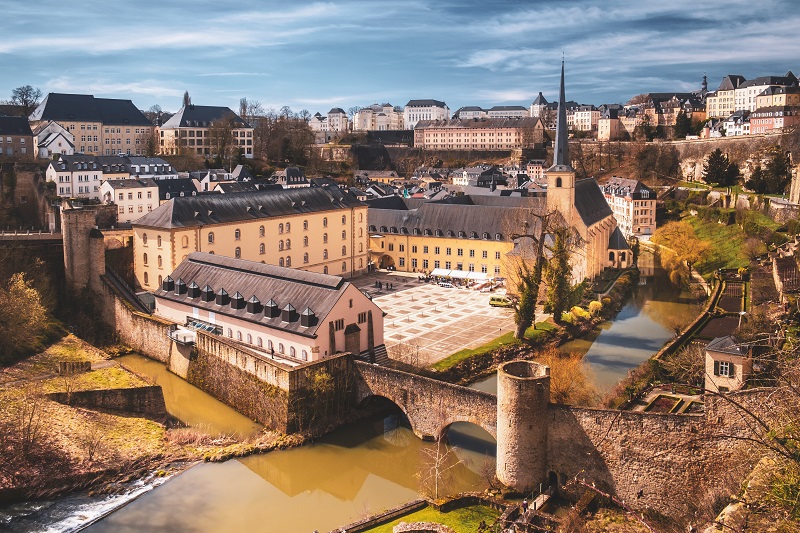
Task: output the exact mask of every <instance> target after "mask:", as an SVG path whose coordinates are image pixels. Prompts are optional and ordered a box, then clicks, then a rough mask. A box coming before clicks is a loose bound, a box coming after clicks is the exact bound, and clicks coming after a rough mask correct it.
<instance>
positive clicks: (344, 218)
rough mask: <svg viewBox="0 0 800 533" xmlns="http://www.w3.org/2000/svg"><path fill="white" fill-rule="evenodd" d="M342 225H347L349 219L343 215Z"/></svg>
mask: <svg viewBox="0 0 800 533" xmlns="http://www.w3.org/2000/svg"><path fill="white" fill-rule="evenodd" d="M342 224H347V217H346V216H345V215H342Z"/></svg>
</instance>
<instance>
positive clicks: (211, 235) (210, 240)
mask: <svg viewBox="0 0 800 533" xmlns="http://www.w3.org/2000/svg"><path fill="white" fill-rule="evenodd" d="M208 244H214V232H213V231H209V232H208Z"/></svg>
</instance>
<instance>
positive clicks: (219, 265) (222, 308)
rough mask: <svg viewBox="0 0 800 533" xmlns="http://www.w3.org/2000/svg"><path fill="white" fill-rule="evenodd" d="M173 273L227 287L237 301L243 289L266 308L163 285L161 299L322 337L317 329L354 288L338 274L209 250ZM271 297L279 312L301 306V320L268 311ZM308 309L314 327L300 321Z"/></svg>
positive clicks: (175, 276) (191, 256)
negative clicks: (237, 306)
mask: <svg viewBox="0 0 800 533" xmlns="http://www.w3.org/2000/svg"><path fill="white" fill-rule="evenodd" d="M170 277H171V278H172V280H174V281H178V280H179V279H182V280H183V281H184V282H185V283H186V285H189V284H191V283H192V282H194V283H196V284H197V285H198V286H199V287H205V286H206V285H208V286H210V287H211V288H212V289H213V290H214V292H215V293H217V292H219V291H220V290H221V289H225V291H226V292H227V293H228V294H229V295H230V297H231V302H232V301H233V297H234V295H235V294H236V293H237V292H238V293H239V294H240V295H241V296H242V298H243V299H244V301H245V302H247V301H248V300H250V299H251V298H252V297H253V296H255V297H256V298H257V299H258V301H259V302H260V304H261V306H262V307H261V310H259V311H258V312H255V313H250V312H248V310H247V307H244V308H242V309H235V308H234V307H232V306H231V305H230V304H223V305H218V304H217V303H216V301H215V300H212V301H210V302H204V301H202V299H201V298H200V297H199V296H198V297H196V298H190V297H189V295H188V293H184V294H180V295H177V294H175V291H174V290H169V291H167V290H164V288H163V286H162V287H159V288H158V289H157V290H156V291H155V296H156V297H157V298H163V299H165V300H170V301H173V302H178V303H182V304H185V305H187V306H191V307H199V308H203V309H207V310H209V311H211V312H214V313H218V314H222V315H225V316H231V317H236V318H239V319H242V320H246V321H248V322H252V323H255V324H259V325H261V326H266V327H269V328H273V329H279V330H283V331H288V332H291V333H295V334H298V335H303V336H306V337H312V338H313V337H316V335H317V330H318V329H319V328H320V326H321V325H322V324H324V323H325V317H327V316H328V314H329V313H330V312H331V310H332V309H333V307H334V305H336V302H337V301H339V299H340V298H341V297H342V295H343V294H344V291H345V290H346V289H347V288H348V287H349V286H350V283H349V282H348V281H345V280H344V279H342V278H340V277H338V276H329V275H327V274H318V273H316V272H306V271H303V270H296V269H292V268H284V267H278V266H274V265H267V264H263V263H256V262H254V261H244V260H242V259H234V258H232V257H224V256H220V255H213V254H207V253H204V252H193V253H191V254H189V256H188V257H187V258H186V259H185V260H184V261H183V262H182V263H181V264H180V265H178V267H177V268H176V269H175V271H174V272H173V273H172V274H171V275H170ZM270 300H272V301H274V302H275V303H276V304H277V307H278V310H282V309H283V308H284V307H286V306H287V304H288V305H291V306H292V307H293V308H294V309H295V310H296V313H295V314H296V320H294V321H291V322H285V321H283V319H282V317H281V315H280V314H278V316H276V317H270V316H269V315H268V314H266V313H265V312H264V310H263V306H264V305H265V304H267V303H268V302H269V301H270ZM306 309H310V310H311V311H313V313H314V316H315V317H316V321H315V322H314V323H313V325H310V326H309V327H305V326H302V325H301V323H300V319H299V316H300V314H301V313H303V312H304V311H306Z"/></svg>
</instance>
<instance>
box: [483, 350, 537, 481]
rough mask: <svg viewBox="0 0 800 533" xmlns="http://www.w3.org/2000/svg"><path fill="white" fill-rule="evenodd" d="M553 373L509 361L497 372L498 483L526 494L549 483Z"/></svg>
mask: <svg viewBox="0 0 800 533" xmlns="http://www.w3.org/2000/svg"><path fill="white" fill-rule="evenodd" d="M549 403H550V369H549V368H548V367H546V366H544V365H540V364H539V363H534V362H532V361H509V362H507V363H504V364H502V365H500V367H499V368H498V369H497V468H496V474H497V479H498V480H499V481H500V482H501V483H503V484H504V485H506V486H507V487H510V488H512V489H515V490H519V491H525V490H530V489H532V488H533V487H535V486H537V485H538V484H539V483H542V482H545V481H546V476H547V442H548V414H547V406H548V404H549Z"/></svg>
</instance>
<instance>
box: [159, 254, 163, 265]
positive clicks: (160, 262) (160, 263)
mask: <svg viewBox="0 0 800 533" xmlns="http://www.w3.org/2000/svg"><path fill="white" fill-rule="evenodd" d="M162 266H163V265H162V261H161V256H160V255H159V256H158V268H161V267H162Z"/></svg>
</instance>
